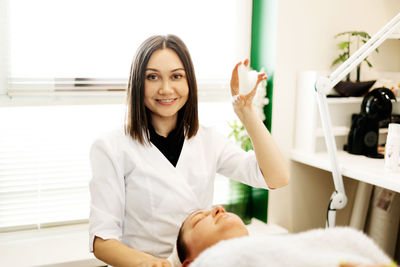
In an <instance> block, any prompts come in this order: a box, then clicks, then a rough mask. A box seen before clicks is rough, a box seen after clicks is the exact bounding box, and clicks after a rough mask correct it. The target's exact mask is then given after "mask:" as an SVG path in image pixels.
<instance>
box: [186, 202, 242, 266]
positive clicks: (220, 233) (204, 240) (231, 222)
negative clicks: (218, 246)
mask: <svg viewBox="0 0 400 267" xmlns="http://www.w3.org/2000/svg"><path fill="white" fill-rule="evenodd" d="M182 227H183V228H182V229H183V231H184V234H183V240H184V242H185V243H186V246H187V248H188V252H189V253H188V254H189V255H188V258H189V260H193V259H195V258H196V257H197V256H198V255H199V254H200V253H201V252H202V251H203V250H205V249H206V248H208V247H210V246H212V245H214V244H215V243H217V242H219V241H221V240H225V239H230V238H234V237H240V236H245V235H248V231H247V228H246V226H245V225H244V223H243V221H242V220H241V219H240V218H239V217H238V216H237V215H236V214H234V213H230V212H226V211H225V210H224V208H222V207H221V206H217V207H215V208H213V209H212V210H199V211H196V212H194V213H192V214H191V215H189V217H188V218H187V219H186V221H185V222H184V224H183V226H182Z"/></svg>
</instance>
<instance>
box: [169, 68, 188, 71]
mask: <svg viewBox="0 0 400 267" xmlns="http://www.w3.org/2000/svg"><path fill="white" fill-rule="evenodd" d="M178 70H183V71H185V69H184V68H177V69H173V70H171V72H174V71H178Z"/></svg>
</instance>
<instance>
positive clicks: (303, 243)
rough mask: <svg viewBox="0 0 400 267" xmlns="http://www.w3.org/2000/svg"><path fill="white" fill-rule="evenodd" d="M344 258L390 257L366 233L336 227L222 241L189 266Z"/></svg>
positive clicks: (322, 262)
mask: <svg viewBox="0 0 400 267" xmlns="http://www.w3.org/2000/svg"><path fill="white" fill-rule="evenodd" d="M341 262H352V263H363V264H389V263H390V262H391V260H390V258H389V257H388V256H387V255H385V253H384V252H383V251H382V250H381V249H380V248H379V247H378V246H377V245H376V244H375V243H374V242H373V241H372V239H370V238H369V237H367V236H366V235H365V234H364V233H362V232H360V231H358V230H355V229H353V228H350V227H336V228H329V229H315V230H310V231H306V232H302V233H298V234H277V235H259V236H246V237H241V238H234V239H230V240H225V241H221V242H219V243H217V244H216V245H214V246H212V247H210V248H208V249H206V250H205V251H203V252H202V253H201V254H200V255H199V257H197V259H196V260H195V261H194V262H193V263H192V264H191V265H190V267H207V266H219V267H224V266H229V267H231V266H235V267H259V266H260V267H261V266H263V267H265V266H273V267H280V266H282V267H283V266H285V267H287V266H291V267H297V266H299V267H300V266H304V267H313V266H315V267H317V266H318V267H325V266H326V267H337V266H339V264H340V263H341Z"/></svg>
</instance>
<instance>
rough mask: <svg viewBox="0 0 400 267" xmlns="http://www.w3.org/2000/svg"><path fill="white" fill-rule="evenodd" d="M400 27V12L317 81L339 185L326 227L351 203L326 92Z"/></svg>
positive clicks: (330, 203)
mask: <svg viewBox="0 0 400 267" xmlns="http://www.w3.org/2000/svg"><path fill="white" fill-rule="evenodd" d="M398 27H399V28H400V13H399V14H397V15H396V16H395V17H394V18H393V19H392V20H391V21H390V22H389V23H388V24H386V25H385V26H384V27H383V28H382V29H380V30H379V31H378V32H377V33H376V34H375V35H374V36H372V38H371V39H369V40H368V42H366V43H365V44H364V45H363V46H362V47H360V49H358V50H357V51H356V52H355V53H354V54H353V55H352V56H351V57H349V58H348V59H347V60H346V61H345V62H343V64H342V65H340V66H339V67H338V68H337V69H336V70H335V71H334V72H332V73H331V74H330V75H329V76H328V77H320V78H318V79H317V81H316V83H315V91H316V92H317V100H318V106H319V112H320V116H321V121H322V128H323V130H324V135H325V141H326V146H327V149H328V154H329V159H330V162H331V166H332V176H333V183H334V185H335V192H333V194H332V196H331V199H330V202H329V206H328V211H327V219H326V227H334V226H335V220H336V210H337V209H343V208H344V207H345V206H346V204H347V197H346V193H345V191H344V186H343V177H342V173H341V170H340V168H339V162H338V157H337V149H336V142H335V139H334V136H333V134H332V127H331V125H332V123H331V119H330V115H329V109H328V103H327V100H326V94H327V93H328V92H329V91H330V90H331V89H332V88H333V87H334V86H335V85H336V84H337V83H338V82H339V81H341V80H342V79H343V78H344V77H345V76H346V75H347V74H348V73H350V71H351V70H352V69H353V68H354V67H356V66H357V65H358V64H360V63H361V62H362V61H363V60H364V59H365V58H366V57H367V56H368V55H369V54H370V53H371V52H373V51H374V50H375V49H376V48H377V47H378V46H379V45H380V44H381V43H382V42H383V41H385V40H386V39H387V38H388V37H389V36H390V35H391V34H392V33H393V32H394V30H395V29H396V28H398Z"/></svg>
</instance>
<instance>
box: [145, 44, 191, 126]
mask: <svg viewBox="0 0 400 267" xmlns="http://www.w3.org/2000/svg"><path fill="white" fill-rule="evenodd" d="M145 75H146V78H145V83H144V88H145V89H144V105H145V106H146V107H147V108H148V109H149V110H150V111H151V115H152V117H153V119H154V117H158V118H176V116H177V113H178V111H179V110H180V109H181V108H182V107H183V106H184V105H185V103H186V101H187V100H188V96H189V86H188V82H187V80H186V72H185V68H184V67H183V63H182V61H181V60H180V59H179V57H178V55H177V54H176V53H175V52H174V51H173V50H172V49H169V48H166V49H159V50H156V51H155V52H154V53H153V54H152V55H151V57H150V60H149V62H148V64H147V67H146V73H145Z"/></svg>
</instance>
